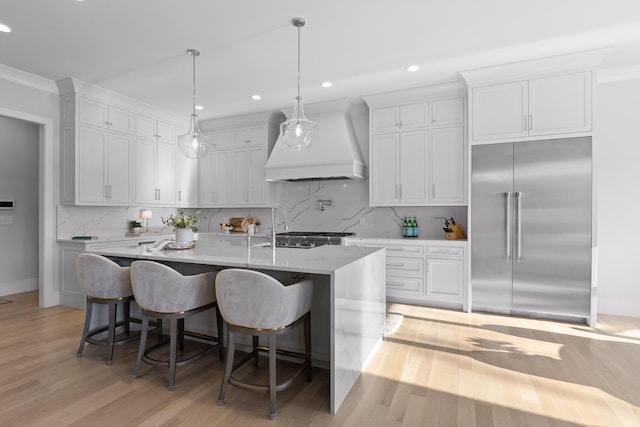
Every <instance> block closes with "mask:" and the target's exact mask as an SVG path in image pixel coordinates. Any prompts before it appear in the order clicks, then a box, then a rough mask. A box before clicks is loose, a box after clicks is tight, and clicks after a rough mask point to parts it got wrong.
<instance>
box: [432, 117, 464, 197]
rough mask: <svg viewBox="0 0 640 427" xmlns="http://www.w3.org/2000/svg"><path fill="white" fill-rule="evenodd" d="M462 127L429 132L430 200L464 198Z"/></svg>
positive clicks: (437, 129)
mask: <svg viewBox="0 0 640 427" xmlns="http://www.w3.org/2000/svg"><path fill="white" fill-rule="evenodd" d="M464 159H465V143H464V126H453V127H444V128H436V129H433V130H432V132H431V167H430V170H431V203H463V202H464V201H465V191H464V187H465V186H464V183H465V167H464V165H465V162H464Z"/></svg>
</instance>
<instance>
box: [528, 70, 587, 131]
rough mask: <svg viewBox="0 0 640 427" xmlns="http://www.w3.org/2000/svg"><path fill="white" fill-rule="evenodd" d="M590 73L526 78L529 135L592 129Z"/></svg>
mask: <svg viewBox="0 0 640 427" xmlns="http://www.w3.org/2000/svg"><path fill="white" fill-rule="evenodd" d="M591 105H592V102H591V73H577V74H568V75H562V76H555V77H547V78H544V79H535V80H530V81H529V135H531V136H537V135H549V134H556V133H573V132H586V131H590V130H591Z"/></svg>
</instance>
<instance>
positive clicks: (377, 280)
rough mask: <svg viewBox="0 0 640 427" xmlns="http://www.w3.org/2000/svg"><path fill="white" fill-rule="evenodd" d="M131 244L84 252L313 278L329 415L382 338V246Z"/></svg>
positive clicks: (188, 269) (318, 354)
mask: <svg viewBox="0 0 640 427" xmlns="http://www.w3.org/2000/svg"><path fill="white" fill-rule="evenodd" d="M147 248H148V246H147V245H140V246H139V247H131V246H129V247H126V246H122V247H110V248H104V249H95V250H90V252H94V253H98V254H101V255H104V256H108V257H110V258H116V259H120V260H121V261H123V262H125V263H126V262H127V261H133V260H136V259H146V260H153V261H158V262H162V263H165V264H168V265H170V266H172V267H174V268H176V269H177V270H179V271H181V272H182V273H183V274H195V273H198V272H201V271H219V270H221V269H223V268H229V267H235V268H247V269H251V270H258V271H262V272H265V273H267V274H269V275H272V276H273V277H276V278H279V279H280V280H282V279H283V278H285V277H289V278H290V277H291V276H292V275H293V277H302V276H303V277H305V278H310V279H312V280H313V281H314V296H313V298H314V300H313V304H312V308H311V316H312V320H311V322H312V348H313V354H312V356H313V358H314V364H315V365H322V362H324V363H325V365H326V363H327V362H328V367H329V369H330V383H331V385H330V396H329V399H330V410H331V412H332V413H335V412H336V411H337V410H338V409H339V408H340V405H341V404H342V402H343V401H344V399H345V398H346V396H347V394H348V393H349V390H351V387H353V385H354V384H355V382H356V380H357V379H358V377H359V376H360V372H361V371H362V368H363V367H364V364H365V363H366V361H367V359H368V358H369V357H370V356H371V354H372V353H373V351H374V350H375V348H376V346H377V344H378V343H379V342H380V340H381V339H382V337H383V335H384V325H385V312H386V308H385V307H386V306H385V297H386V295H385V273H386V272H385V250H384V249H380V248H368V247H346V246H320V247H316V248H312V249H286V248H276V250H275V252H274V251H272V249H271V248H269V247H264V246H253V245H247V242H246V241H244V240H238V239H231V240H230V239H216V238H207V239H200V240H198V242H197V245H196V247H194V248H192V249H188V250H162V251H158V252H149V251H147Z"/></svg>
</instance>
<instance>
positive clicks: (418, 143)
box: [365, 87, 467, 206]
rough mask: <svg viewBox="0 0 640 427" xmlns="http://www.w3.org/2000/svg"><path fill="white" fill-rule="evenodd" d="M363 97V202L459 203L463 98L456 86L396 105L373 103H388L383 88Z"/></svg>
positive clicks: (462, 199) (463, 157) (462, 178)
mask: <svg viewBox="0 0 640 427" xmlns="http://www.w3.org/2000/svg"><path fill="white" fill-rule="evenodd" d="M432 90H433V88H432ZM412 96H413V97H414V98H415V97H416V95H415V94H412ZM365 99H366V100H367V102H368V103H370V105H371V104H373V106H372V108H371V111H370V122H371V125H370V126H371V135H370V152H369V204H370V205H371V206H432V205H433V206H444V205H465V204H466V190H465V189H466V178H465V177H466V174H467V173H466V164H467V163H466V161H467V160H466V155H467V146H466V131H465V129H466V114H465V113H466V110H465V106H466V102H465V96H464V92H462V90H461V88H459V87H458V88H456V89H455V90H452V89H448V88H447V89H441V90H438V91H437V92H436V93H435V94H431V93H425V94H424V96H423V99H424V102H409V103H407V104H401V105H391V106H380V107H378V106H376V103H377V102H383V103H392V100H390V98H389V95H388V94H383V95H372V96H369V97H365ZM379 100H381V101H379Z"/></svg>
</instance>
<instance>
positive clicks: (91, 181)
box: [77, 126, 108, 203]
mask: <svg viewBox="0 0 640 427" xmlns="http://www.w3.org/2000/svg"><path fill="white" fill-rule="evenodd" d="M107 140H108V133H107V132H106V131H103V130H99V129H93V128H88V127H84V126H80V128H79V137H78V177H77V185H78V199H79V201H80V202H89V203H92V202H97V203H105V202H106V201H107V197H106V194H107V193H106V190H105V186H106V185H107V182H106V180H107V173H106V169H105V164H106V162H105V155H106V152H107Z"/></svg>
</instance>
